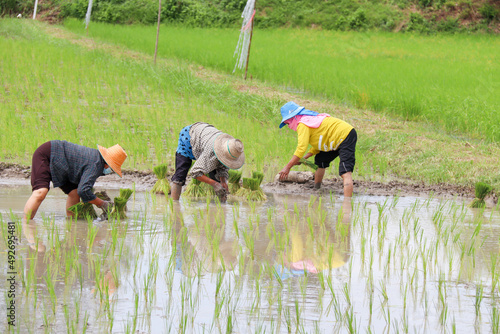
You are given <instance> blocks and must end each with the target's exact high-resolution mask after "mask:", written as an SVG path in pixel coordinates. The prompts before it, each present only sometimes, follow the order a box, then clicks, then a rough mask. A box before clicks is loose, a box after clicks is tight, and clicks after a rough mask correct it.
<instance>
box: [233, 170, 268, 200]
mask: <svg viewBox="0 0 500 334" xmlns="http://www.w3.org/2000/svg"><path fill="white" fill-rule="evenodd" d="M262 176H263V174H262ZM261 182H262V180H261V179H258V178H248V177H244V178H243V181H242V185H243V187H242V188H240V190H238V191H237V192H236V194H235V195H236V196H238V197H243V198H245V199H246V200H248V201H265V200H266V199H267V196H266V194H264V192H263V191H262V189H261V188H260V183H261Z"/></svg>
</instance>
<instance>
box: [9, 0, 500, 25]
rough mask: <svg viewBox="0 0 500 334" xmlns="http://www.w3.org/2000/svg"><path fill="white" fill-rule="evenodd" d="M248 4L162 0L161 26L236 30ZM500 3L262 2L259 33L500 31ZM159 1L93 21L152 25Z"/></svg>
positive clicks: (14, 2) (60, 2) (83, 5)
mask: <svg viewBox="0 0 500 334" xmlns="http://www.w3.org/2000/svg"><path fill="white" fill-rule="evenodd" d="M245 4H246V1H245V0H221V1H206V0H163V1H162V14H161V19H162V22H163V23H176V24H182V25H187V26H195V27H237V26H239V25H240V24H241V18H240V16H241V12H242V10H243V8H244V7H245ZM87 6H88V0H40V2H39V14H40V15H39V17H40V18H41V19H43V18H44V17H45V18H47V19H50V20H61V19H63V18H66V17H74V18H78V19H83V18H84V16H85V13H86V12H87ZM33 7H34V0H28V1H20V0H0V14H1V15H8V16H15V15H17V14H18V13H22V14H23V15H24V16H30V15H32V14H33V12H32V11H33ZM499 12H500V3H499V2H498V1H493V0H366V1H361V0H295V1H286V0H259V1H257V13H256V20H255V24H256V26H257V27H259V28H277V27H309V28H322V29H327V30H373V29H375V30H384V31H415V32H420V33H430V32H434V31H444V32H455V31H461V30H465V31H478V30H479V31H490V32H499V31H500V19H499ZM157 13H158V1H157V0H94V6H93V9H92V19H93V20H94V21H98V22H107V23H116V24H131V23H141V24H153V23H155V22H156V20H157V15H158V14H157Z"/></svg>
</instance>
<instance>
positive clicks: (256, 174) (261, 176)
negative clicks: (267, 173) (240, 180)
mask: <svg viewBox="0 0 500 334" xmlns="http://www.w3.org/2000/svg"><path fill="white" fill-rule="evenodd" d="M252 178H254V179H257V180H259V186H260V185H261V183H262V180H264V173H261V172H252Z"/></svg>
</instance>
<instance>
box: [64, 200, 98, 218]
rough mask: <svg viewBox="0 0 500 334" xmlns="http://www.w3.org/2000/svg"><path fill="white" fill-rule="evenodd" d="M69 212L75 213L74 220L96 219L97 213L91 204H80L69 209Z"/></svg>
mask: <svg viewBox="0 0 500 334" xmlns="http://www.w3.org/2000/svg"><path fill="white" fill-rule="evenodd" d="M68 211H71V212H73V214H74V218H75V219H78V218H85V219H96V218H97V213H96V212H95V209H94V205H92V204H91V203H84V202H79V203H76V204H75V205H73V206H70V207H69V208H68Z"/></svg>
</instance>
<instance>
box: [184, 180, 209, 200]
mask: <svg viewBox="0 0 500 334" xmlns="http://www.w3.org/2000/svg"><path fill="white" fill-rule="evenodd" d="M201 183H202V182H201V181H198V180H197V179H191V182H190V183H189V185H188V186H187V187H186V191H184V196H187V197H193V198H199V197H204V196H206V195H207V191H206V189H205V188H203V187H202V185H201Z"/></svg>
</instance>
